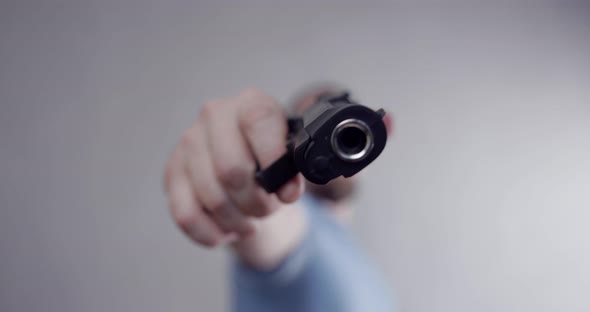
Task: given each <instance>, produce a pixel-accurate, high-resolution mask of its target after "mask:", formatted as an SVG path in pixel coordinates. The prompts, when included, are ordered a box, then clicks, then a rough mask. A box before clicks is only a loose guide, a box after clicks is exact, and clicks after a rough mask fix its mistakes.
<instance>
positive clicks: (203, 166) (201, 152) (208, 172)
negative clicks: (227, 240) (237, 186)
mask: <svg viewBox="0 0 590 312" xmlns="http://www.w3.org/2000/svg"><path fill="white" fill-rule="evenodd" d="M189 132H190V133H189V136H190V139H189V140H188V141H189V142H188V143H187V150H188V156H187V157H188V160H187V167H188V168H187V169H188V172H189V177H190V180H191V183H192V187H193V190H194V192H195V196H196V197H197V198H198V200H199V202H200V203H201V204H202V205H203V206H204V208H205V209H206V210H207V211H208V212H209V213H210V215H211V217H212V218H213V219H214V220H215V221H216V223H217V224H218V225H219V226H220V227H221V228H222V229H223V230H224V231H225V232H236V233H238V234H240V235H248V234H250V233H251V232H252V231H253V230H254V227H253V225H252V223H251V222H250V221H248V220H247V218H246V217H245V216H244V215H242V214H241V213H240V212H239V211H238V209H237V208H236V207H235V206H234V205H233V204H232V203H231V201H230V200H229V199H228V198H227V196H226V194H225V192H224V190H223V188H222V187H221V185H220V184H219V181H218V180H217V177H216V176H215V173H214V171H213V165H212V164H213V163H212V159H211V155H210V154H209V152H208V147H207V138H206V133H205V131H204V127H200V126H198V125H197V126H195V127H193V128H192V129H191V130H189Z"/></svg>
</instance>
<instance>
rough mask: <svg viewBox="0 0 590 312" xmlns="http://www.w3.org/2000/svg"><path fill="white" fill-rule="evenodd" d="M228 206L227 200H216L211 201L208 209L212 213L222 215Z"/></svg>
mask: <svg viewBox="0 0 590 312" xmlns="http://www.w3.org/2000/svg"><path fill="white" fill-rule="evenodd" d="M227 205H228V201H227V200H226V199H225V198H214V199H210V200H209V202H208V203H207V207H206V208H207V210H209V211H210V212H212V213H220V212H223V211H224V210H225V208H226V207H227Z"/></svg>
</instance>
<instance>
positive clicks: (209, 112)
mask: <svg viewBox="0 0 590 312" xmlns="http://www.w3.org/2000/svg"><path fill="white" fill-rule="evenodd" d="M221 105H222V101H220V100H211V101H207V102H205V104H203V107H202V108H201V113H200V114H199V118H203V119H210V118H212V116H214V115H215V112H216V111H217V110H219V109H220V107H221Z"/></svg>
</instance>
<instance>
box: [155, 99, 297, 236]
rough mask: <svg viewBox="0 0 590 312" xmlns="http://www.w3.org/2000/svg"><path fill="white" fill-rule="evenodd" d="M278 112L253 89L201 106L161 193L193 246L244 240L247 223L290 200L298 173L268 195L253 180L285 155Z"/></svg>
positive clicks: (170, 164)
mask: <svg viewBox="0 0 590 312" xmlns="http://www.w3.org/2000/svg"><path fill="white" fill-rule="evenodd" d="M285 120H286V119H285V114H284V111H283V108H282V107H281V105H280V104H278V103H277V102H276V101H275V100H274V99H273V98H272V97H270V96H269V95H267V94H265V93H263V92H261V91H259V90H255V89H248V90H246V91H243V92H242V93H241V94H240V95H239V96H237V97H231V98H224V99H217V100H213V101H210V102H208V103H206V104H205V105H204V106H203V109H202V110H201V112H200V114H199V116H198V118H197V120H196V121H195V122H194V124H193V125H192V126H191V127H190V128H189V129H188V130H187V131H186V132H185V133H184V134H183V136H182V138H181V140H180V142H179V144H178V145H177V146H176V148H175V150H174V151H173V153H172V155H171V156H170V159H169V161H168V163H167V165H166V170H165V174H164V184H165V189H166V192H167V194H168V202H169V207H170V210H171V213H172V216H173V218H174V220H175V222H176V223H177V224H178V226H179V227H180V228H181V229H182V230H183V231H184V233H186V235H187V236H188V237H190V238H191V239H192V240H194V241H195V242H197V243H199V244H201V245H203V246H207V247H215V246H218V245H221V244H224V243H226V242H228V241H232V240H235V239H236V238H237V239H239V238H244V237H248V236H251V235H252V234H253V233H254V232H255V231H256V224H255V221H256V219H258V218H261V217H265V216H268V215H269V214H272V213H273V212H275V211H277V209H279V208H280V207H281V203H290V202H294V201H296V200H297V199H298V198H299V196H300V195H301V194H302V192H303V178H302V177H301V175H298V176H297V177H295V178H293V179H292V180H291V181H289V183H287V184H285V186H283V187H282V188H281V189H280V190H279V191H278V192H277V193H276V195H275V194H268V193H266V192H265V191H264V190H263V189H262V188H260V187H259V186H258V185H257V184H256V182H255V180H254V172H255V169H256V164H257V163H258V164H259V165H260V166H261V167H262V168H266V167H268V166H269V165H270V164H271V163H272V162H274V161H275V160H277V159H278V158H279V157H280V156H281V155H282V154H283V153H284V152H285V151H286V136H287V126H286V121H285Z"/></svg>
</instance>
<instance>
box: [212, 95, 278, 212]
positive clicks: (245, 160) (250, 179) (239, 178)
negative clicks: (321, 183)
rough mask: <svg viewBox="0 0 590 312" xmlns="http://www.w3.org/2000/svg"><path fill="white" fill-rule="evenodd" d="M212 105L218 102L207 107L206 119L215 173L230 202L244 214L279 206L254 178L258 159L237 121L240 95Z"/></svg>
mask: <svg viewBox="0 0 590 312" xmlns="http://www.w3.org/2000/svg"><path fill="white" fill-rule="evenodd" d="M209 105H210V106H213V105H215V106H214V107H209V108H207V118H206V121H205V122H206V128H207V144H208V146H209V151H210V152H211V159H212V162H213V168H214V172H215V173H214V174H215V176H216V177H217V178H218V180H219V182H220V184H221V186H222V187H223V188H224V190H225V192H226V193H227V194H228V196H229V198H230V200H231V202H232V203H233V204H234V205H235V206H236V207H238V209H240V210H241V211H242V212H243V213H244V214H247V215H253V216H264V215H267V214H269V213H270V212H272V211H273V210H274V209H275V208H276V200H275V199H274V198H273V197H272V196H271V195H269V194H267V193H266V192H264V190H262V189H261V188H260V187H258V185H257V184H256V181H255V179H254V172H255V169H256V162H255V160H254V157H253V155H252V154H251V152H250V150H249V148H248V145H247V142H245V140H244V137H243V136H242V134H241V133H240V127H239V124H238V110H239V106H240V105H241V102H240V99H239V98H234V99H229V100H227V101H225V102H221V103H219V102H218V103H214V104H209ZM220 120H224V121H226V122H219V121H220Z"/></svg>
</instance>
